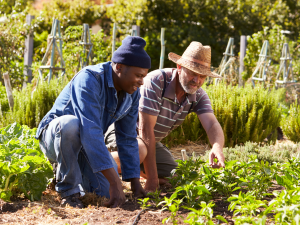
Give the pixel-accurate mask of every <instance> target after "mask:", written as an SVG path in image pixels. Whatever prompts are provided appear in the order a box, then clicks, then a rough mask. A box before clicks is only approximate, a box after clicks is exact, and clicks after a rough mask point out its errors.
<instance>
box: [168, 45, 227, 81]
mask: <svg viewBox="0 0 300 225" xmlns="http://www.w3.org/2000/svg"><path fill="white" fill-rule="evenodd" d="M168 57H169V59H170V60H171V61H173V62H174V63H176V64H178V65H180V66H183V67H185V68H187V69H189V70H192V71H193V72H195V73H200V74H203V75H206V76H209V77H214V78H222V76H220V75H218V74H216V73H214V72H211V70H210V62H211V49H210V46H207V45H206V46H203V45H202V44H201V43H200V42H197V41H193V42H192V43H191V44H190V45H189V47H188V48H187V49H186V50H185V51H184V53H183V55H182V56H179V55H177V54H175V53H173V52H170V53H169V55H168Z"/></svg>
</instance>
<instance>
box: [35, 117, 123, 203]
mask: <svg viewBox="0 0 300 225" xmlns="http://www.w3.org/2000/svg"><path fill="white" fill-rule="evenodd" d="M40 148H41V150H42V151H43V152H44V154H45V155H46V156H47V158H48V159H49V160H50V161H51V162H57V163H58V167H57V171H56V179H57V181H58V183H57V184H56V186H55V190H56V191H57V192H59V193H60V194H61V197H62V198H64V197H67V196H69V195H72V194H75V193H78V192H80V191H81V188H80V186H81V187H82V188H83V190H84V191H86V192H95V193H96V194H97V195H100V196H105V197H107V198H109V182H108V180H107V179H106V178H105V177H104V175H103V174H102V173H101V172H98V173H93V171H92V168H91V166H90V164H89V160H88V158H87V156H86V153H85V151H84V149H83V148H82V146H81V141H80V130H79V120H78V119H77V117H75V116H73V115H65V116H61V117H57V118H55V119H54V120H52V121H51V122H50V123H49V125H48V127H47V128H46V129H45V130H44V131H43V133H42V135H41V137H40ZM103 151H107V150H106V149H103ZM110 156H111V155H110ZM111 160H112V163H113V165H114V169H115V170H116V173H117V168H118V166H117V164H116V162H115V160H114V159H113V158H112V156H111Z"/></svg>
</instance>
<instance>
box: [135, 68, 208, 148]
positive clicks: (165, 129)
mask: <svg viewBox="0 0 300 225" xmlns="http://www.w3.org/2000/svg"><path fill="white" fill-rule="evenodd" d="M164 71H165V72H166V75H167V76H166V89H165V92H164V96H163V97H162V92H163V88H164V76H163V74H162V73H161V71H160V70H154V71H152V72H151V73H149V74H148V75H147V76H146V77H145V78H144V84H143V85H142V86H141V87H140V94H141V98H140V101H139V111H141V112H145V113H148V114H150V115H153V116H157V121H156V124H155V127H154V134H155V141H156V142H158V141H161V140H162V139H163V138H164V137H166V136H167V135H168V134H169V133H170V132H171V131H172V130H173V129H175V128H177V127H178V126H179V125H181V124H182V122H183V121H184V119H185V117H186V116H187V114H188V113H189V112H195V113H196V114H197V115H200V114H202V113H213V110H212V107H211V103H210V100H209V97H208V95H207V94H206V92H205V91H204V90H203V89H202V88H199V89H198V90H197V92H196V93H195V94H188V95H187V96H186V98H185V99H184V100H183V102H182V103H181V104H180V103H179V102H178V100H177V98H176V93H175V87H176V76H177V69H172V68H167V69H164ZM192 103H193V104H192ZM137 126H138V122H137Z"/></svg>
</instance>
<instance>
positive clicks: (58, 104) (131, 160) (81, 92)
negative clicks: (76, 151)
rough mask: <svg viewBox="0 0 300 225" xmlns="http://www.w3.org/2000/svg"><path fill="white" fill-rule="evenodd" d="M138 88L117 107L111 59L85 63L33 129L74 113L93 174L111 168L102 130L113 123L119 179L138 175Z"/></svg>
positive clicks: (43, 127)
mask: <svg viewBox="0 0 300 225" xmlns="http://www.w3.org/2000/svg"><path fill="white" fill-rule="evenodd" d="M139 99H140V92H139V90H137V91H135V92H134V93H133V94H128V93H126V94H125V95H124V98H123V102H122V103H121V105H120V106H119V108H118V110H117V104H118V98H117V91H116V89H115V87H114V83H113V79H112V67H111V62H106V63H101V64H98V65H93V66H87V67H85V68H84V69H82V70H81V71H80V72H79V73H78V74H76V75H75V76H74V78H73V79H72V80H71V81H70V82H69V84H68V85H67V86H66V87H65V88H64V89H63V91H62V92H61V93H60V95H59V96H58V98H57V99H56V101H55V103H54V105H53V107H52V109H51V110H50V111H49V112H48V113H47V114H46V115H45V117H44V118H43V119H42V121H41V122H40V124H39V127H38V129H37V133H36V138H37V139H38V138H39V137H40V135H41V133H42V131H43V130H44V129H45V128H46V127H47V125H48V124H49V123H50V122H51V121H52V120H53V119H55V118H56V117H60V116H63V115H74V116H76V117H77V118H78V119H79V120H80V139H81V143H82V147H83V148H84V150H85V153H86V155H87V157H88V160H89V162H90V165H91V167H92V169H93V172H94V173H97V172H99V171H102V170H106V169H109V168H113V164H112V162H111V159H110V157H109V154H110V152H109V151H108V150H107V148H106V146H105V143H104V133H105V132H106V131H107V128H108V127H109V126H110V125H111V124H112V123H114V122H115V130H116V141H117V145H118V152H119V157H120V160H121V169H122V179H123V180H129V179H130V178H137V177H140V161H139V151H138V143H137V139H136V136H137V133H136V121H137V116H138V104H139Z"/></svg>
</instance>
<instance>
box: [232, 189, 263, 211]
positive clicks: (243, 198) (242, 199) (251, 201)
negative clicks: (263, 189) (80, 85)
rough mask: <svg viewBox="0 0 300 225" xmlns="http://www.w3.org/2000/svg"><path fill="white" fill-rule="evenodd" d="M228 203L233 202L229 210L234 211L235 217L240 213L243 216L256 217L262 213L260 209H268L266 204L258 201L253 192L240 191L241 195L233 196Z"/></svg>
mask: <svg viewBox="0 0 300 225" xmlns="http://www.w3.org/2000/svg"><path fill="white" fill-rule="evenodd" d="M228 201H229V202H231V203H230V205H229V206H228V209H229V210H231V211H234V212H233V214H234V215H237V214H239V213H240V214H241V215H242V216H256V214H257V213H260V209H259V208H267V205H266V202H265V201H261V200H257V199H256V197H255V193H254V192H253V191H248V192H247V193H243V192H241V191H240V193H239V195H233V196H232V197H230V198H228Z"/></svg>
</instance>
